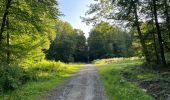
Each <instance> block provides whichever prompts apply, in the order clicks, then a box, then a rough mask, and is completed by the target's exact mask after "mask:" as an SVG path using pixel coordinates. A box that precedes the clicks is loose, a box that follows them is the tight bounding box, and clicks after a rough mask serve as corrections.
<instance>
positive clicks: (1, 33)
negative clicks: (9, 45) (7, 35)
mask: <svg viewBox="0 0 170 100" xmlns="http://www.w3.org/2000/svg"><path fill="white" fill-rule="evenodd" d="M11 2H12V0H7V3H6V8H5V12H4V15H3V18H2V24H1V28H0V47H1V45H2V39H3V32H4V28H5V26H6V25H5V24H6V20H7V16H8V12H9V8H10V6H11Z"/></svg>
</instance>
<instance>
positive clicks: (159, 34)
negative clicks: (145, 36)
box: [152, 0, 166, 65]
mask: <svg viewBox="0 0 170 100" xmlns="http://www.w3.org/2000/svg"><path fill="white" fill-rule="evenodd" d="M152 1H153V7H154V9H153V10H154V12H153V14H154V17H155V24H156V29H157V35H158V41H159V47H160V53H161V60H162V63H163V65H166V60H165V55H164V47H163V40H162V36H161V31H160V26H159V23H158V15H157V6H156V0H152Z"/></svg>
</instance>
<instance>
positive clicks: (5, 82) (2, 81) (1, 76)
mask: <svg viewBox="0 0 170 100" xmlns="http://www.w3.org/2000/svg"><path fill="white" fill-rule="evenodd" d="M22 76H23V69H22V68H20V67H18V66H17V65H1V66H0V90H1V91H7V90H14V89H16V88H18V87H19V86H20V85H21V83H22V82H21V80H20V78H21V77H22Z"/></svg>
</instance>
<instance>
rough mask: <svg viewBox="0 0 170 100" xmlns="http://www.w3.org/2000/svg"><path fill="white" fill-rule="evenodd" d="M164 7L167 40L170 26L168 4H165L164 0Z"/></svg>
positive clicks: (165, 0)
mask: <svg viewBox="0 0 170 100" xmlns="http://www.w3.org/2000/svg"><path fill="white" fill-rule="evenodd" d="M164 5H165V13H164V14H165V16H166V26H167V29H168V33H169V38H170V25H169V13H168V11H169V7H168V4H167V0H164Z"/></svg>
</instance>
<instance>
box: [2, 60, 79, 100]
mask: <svg viewBox="0 0 170 100" xmlns="http://www.w3.org/2000/svg"><path fill="white" fill-rule="evenodd" d="M80 67H81V65H76V64H64V63H62V62H54V61H46V60H43V61H41V62H37V63H32V64H25V65H24V64H23V65H22V67H18V66H16V67H14V66H11V67H8V70H6V69H4V70H1V71H3V72H1V73H0V81H1V83H0V86H1V87H0V100H36V99H37V98H41V97H42V96H43V95H45V94H47V93H48V92H49V91H50V90H51V89H53V88H55V87H56V86H57V85H58V84H60V83H61V82H62V80H63V79H64V78H66V77H68V76H71V75H72V73H73V72H75V71H76V70H78V69H79V68H80ZM3 68H4V67H3ZM1 69H2V68H1Z"/></svg>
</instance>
